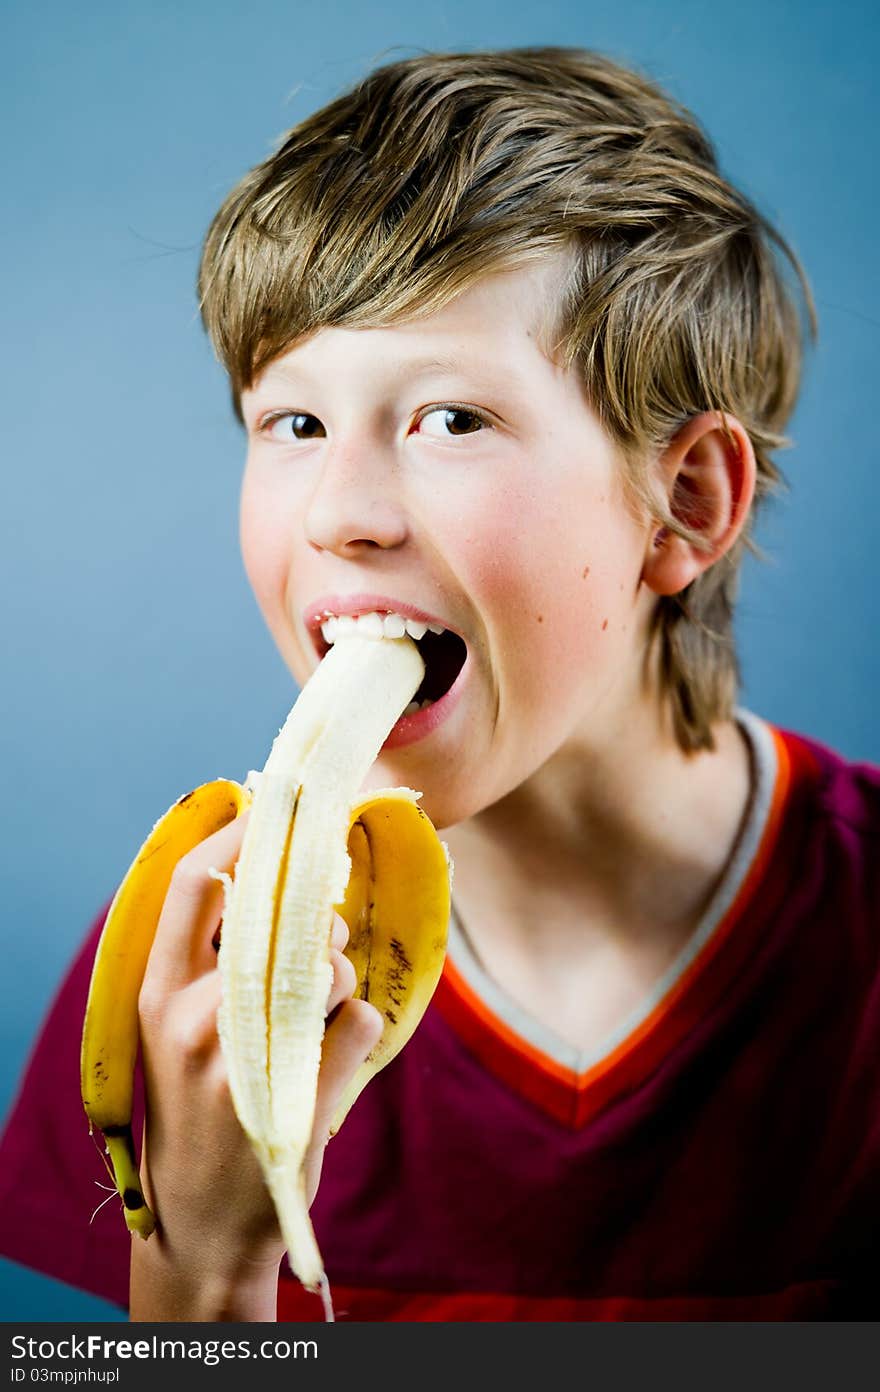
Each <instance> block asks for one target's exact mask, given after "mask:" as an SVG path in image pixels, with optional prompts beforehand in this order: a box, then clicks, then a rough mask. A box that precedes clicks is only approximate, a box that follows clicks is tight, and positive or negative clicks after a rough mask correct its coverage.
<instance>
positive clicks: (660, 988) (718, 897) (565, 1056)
mask: <svg viewBox="0 0 880 1392" xmlns="http://www.w3.org/2000/svg"><path fill="white" fill-rule="evenodd" d="M736 718H737V721H738V723H739V724H740V726H741V728H742V729H743V732H744V734H745V736H746V738H747V740H748V743H749V748H750V753H751V769H752V791H751V797H750V803H749V808H748V811H747V813H746V816H745V818H744V822H743V826H742V828H741V830H740V834H739V837H738V840H737V844H736V847H735V849H734V852H733V854H732V856H731V859H730V861H729V863H728V866H727V869H726V871H725V874H724V876H723V878H722V880H721V882H720V884H719V885H718V887H717V889H716V891H715V893H714V894H713V896H712V900H711V903H710V904H709V905H708V907H707V909H706V911H705V913H704V915H703V917H702V918H701V920H700V923H699V924H698V926H697V928H696V929H695V931H694V933H693V934H692V935H691V937H690V938H689V940H688V942H687V943H686V944H685V945H684V947H683V948H682V950H681V951H680V952H679V953H678V955H677V956H676V958H675V960H674V961H673V962H672V964H671V965H670V966H669V967H668V968H667V970H666V971H665V972H664V973H663V974H662V976H661V977H660V978H659V980H658V981H657V982H656V983H655V985H654V987H653V988H652V990H651V991H650V992H649V993H648V994H647V995H646V996H645V998H644V999H643V1000H642V1002H641V1003H640V1004H639V1006H638V1007H637V1008H636V1009H635V1010H634V1011H633V1012H631V1014H630V1015H629V1016H628V1017H627V1019H626V1020H624V1021H623V1022H622V1023H621V1025H620V1026H619V1027H618V1028H616V1029H615V1030H614V1031H612V1032H611V1033H610V1034H609V1035H608V1036H607V1037H606V1038H605V1040H603V1042H602V1044H601V1045H599V1046H598V1047H597V1048H595V1049H593V1050H589V1051H582V1050H578V1049H577V1048H575V1047H574V1046H573V1045H571V1044H569V1043H567V1042H566V1041H564V1040H561V1039H559V1038H558V1037H557V1036H556V1035H554V1034H553V1032H552V1031H551V1030H550V1029H549V1028H547V1027H546V1026H545V1025H543V1024H542V1023H540V1022H539V1021H537V1020H535V1019H534V1018H533V1017H532V1016H530V1015H529V1014H528V1013H527V1012H526V1011H525V1010H524V1009H523V1008H522V1007H521V1006H519V1005H518V1004H517V1003H516V1002H514V1001H513V1000H511V998H510V997H509V996H508V995H507V994H506V993H505V992H504V991H503V990H502V988H501V987H499V986H498V985H497V983H496V982H495V981H494V980H493V979H492V978H491V977H490V976H489V975H488V974H487V973H486V971H485V970H484V968H483V967H482V965H481V964H480V962H479V961H478V960H477V958H476V957H475V956H474V954H473V952H472V951H471V949H470V947H469V944H468V941H467V939H466V937H465V935H464V933H463V932H462V929H461V926H460V924H459V922H458V920H457V918H456V917H455V914H454V911H453V916H452V921H451V924H450V948H449V953H448V955H447V959H446V965H445V968H444V972H443V977H442V979H441V982H440V984H439V986H438V988H437V992H436V994H435V997H434V1000H435V1002H436V1004H437V1007H438V1009H439V1010H440V1012H441V1014H442V1015H443V1017H444V1018H445V1019H446V1021H447V1023H448V1024H449V1025H451V1026H452V1028H453V1029H454V1030H455V1031H456V1033H457V1034H458V1035H459V1037H460V1038H461V1039H462V1040H463V1042H464V1043H465V1044H466V1045H467V1046H468V1048H469V1049H470V1050H471V1051H472V1052H473V1053H475V1054H476V1055H477V1056H478V1057H479V1058H480V1060H481V1061H482V1062H483V1063H484V1065H485V1066H486V1067H487V1068H488V1069H489V1070H490V1071H491V1072H493V1073H494V1074H495V1075H496V1076H497V1077H499V1078H500V1079H501V1080H502V1081H503V1082H505V1083H507V1084H508V1085H509V1086H512V1087H513V1088H514V1089H515V1090H516V1091H518V1092H520V1093H521V1094H523V1095H524V1096H525V1097H527V1098H528V1099H529V1100H530V1101H531V1102H533V1103H535V1104H536V1105H538V1106H539V1107H541V1108H542V1109H543V1110H545V1111H548V1112H549V1113H550V1114H551V1115H553V1116H555V1117H556V1118H557V1119H558V1120H560V1121H562V1122H564V1123H565V1124H567V1125H570V1126H576V1127H577V1126H581V1125H583V1124H585V1122H587V1121H588V1120H590V1118H591V1117H593V1116H595V1115H596V1114H597V1112H598V1111H600V1110H602V1109H603V1108H604V1107H605V1106H606V1105H608V1103H609V1101H611V1100H612V1099H613V1098H614V1097H615V1096H618V1095H619V1094H620V1093H621V1092H622V1091H628V1090H630V1089H631V1088H632V1087H633V1086H635V1085H637V1084H638V1082H639V1081H641V1080H642V1079H643V1078H644V1077H646V1076H648V1074H649V1073H650V1072H652V1071H653V1070H654V1069H655V1068H656V1067H657V1066H658V1064H659V1063H660V1062H662V1060H663V1059H664V1058H665V1057H666V1056H667V1055H668V1052H669V1050H670V1049H671V1048H672V1047H673V1046H674V1045H675V1044H676V1043H677V1042H678V1041H679V1040H680V1039H681V1038H682V1037H683V1036H684V1034H685V1033H687V1032H688V1031H689V1030H690V1029H691V1028H692V1027H693V1025H694V1024H695V1023H697V1021H698V1020H699V1019H700V1018H701V1017H702V1016H703V1015H704V1014H705V1012H706V1011H707V1010H708V1008H709V1005H710V1003H711V1001H712V1000H715V999H717V998H718V994H719V993H720V992H721V991H723V989H724V985H725V984H726V983H727V982H728V981H729V980H730V979H731V977H732V975H733V974H735V973H736V971H737V970H738V969H739V966H740V965H741V962H742V960H744V954H747V953H748V951H749V950H750V945H751V944H752V942H753V937H754V933H753V931H751V929H754V931H757V924H756V922H755V919H754V915H752V922H751V925H750V930H749V931H746V932H743V931H740V932H738V933H734V928H736V927H737V925H742V924H743V919H744V914H745V910H746V908H747V906H749V905H750V904H752V902H753V900H754V897H755V891H756V889H757V887H758V885H759V884H760V883H761V882H762V880H763V879H764V877H765V874H766V872H767V870H768V867H769V865H770V862H771V856H772V852H773V850H774V848H775V847H776V844H777V840H778V837H779V834H780V829H781V827H782V824H783V821H784V811H785V808H786V804H787V801H788V796H789V790H790V784H791V758H790V751H789V747H788V745H787V744H786V741H785V739H784V738H783V736H782V735H781V733H780V732H779V731H778V730H776V729H775V728H774V727H772V726H770V725H768V724H767V723H766V722H765V721H763V720H761V719H760V718H759V717H757V716H755V715H753V714H752V713H751V712H749V711H746V710H738V711H737V712H736ZM761 918H762V921H763V915H761Z"/></svg>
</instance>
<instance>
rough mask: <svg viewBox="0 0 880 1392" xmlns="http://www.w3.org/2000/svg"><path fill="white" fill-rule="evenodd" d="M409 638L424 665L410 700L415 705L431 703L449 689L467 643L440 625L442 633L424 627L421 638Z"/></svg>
mask: <svg viewBox="0 0 880 1392" xmlns="http://www.w3.org/2000/svg"><path fill="white" fill-rule="evenodd" d="M413 641H414V642H415V645H416V647H417V648H418V650H419V652H420V654H421V657H422V661H423V662H424V664H425V675H424V678H423V679H422V684H421V686H420V687H419V689H418V691H417V692H416V694H415V696H414V697H413V702H414V703H415V704H416V705H417V706H423V705H425V703H426V702H427V703H428V704H432V703H433V702H434V701H439V700H440V698H441V696H445V695H446V693H447V691H449V689H450V688H451V686H452V684H453V682H454V681H455V679H456V677H457V676H458V674H459V672H460V671H461V669H462V667H463V666H464V664H465V659H466V658H467V646H466V644H465V641H464V639H463V638H459V636H458V634H457V633H453V632H452V630H451V629H449V628H444V630H443V632H442V633H432V632H431V630H430V629H428V631H427V633H426V634H425V635H424V637H423V638H415V639H414V640H413Z"/></svg>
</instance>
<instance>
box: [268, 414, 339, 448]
mask: <svg viewBox="0 0 880 1392" xmlns="http://www.w3.org/2000/svg"><path fill="white" fill-rule="evenodd" d="M266 428H267V430H268V433H269V434H270V435H271V437H272V439H273V440H281V441H288V440H291V439H293V440H317V439H321V438H322V437H323V436H324V435H325V434H326V431H325V430H324V427H323V425H322V424H321V422H320V421H319V420H318V417H317V416H311V415H309V414H308V412H306V411H296V412H293V411H288V412H285V414H284V415H283V416H275V418H274V420H269V421H268V422H267V424H266Z"/></svg>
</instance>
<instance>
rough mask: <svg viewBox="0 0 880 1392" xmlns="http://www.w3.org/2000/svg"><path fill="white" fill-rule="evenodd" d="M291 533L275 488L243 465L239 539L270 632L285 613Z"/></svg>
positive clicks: (256, 596)
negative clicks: (244, 468)
mask: <svg viewBox="0 0 880 1392" xmlns="http://www.w3.org/2000/svg"><path fill="white" fill-rule="evenodd" d="M290 535H291V532H290V528H289V526H288V523H287V518H286V515H285V509H284V507H283V506H282V505H281V500H279V498H278V496H277V492H276V491H274V490H270V489H269V488H267V487H266V485H265V483H261V481H260V479H259V477H258V476H257V474H256V473H255V472H254V471H251V470H248V469H246V470H245V475H244V479H243V481H242V488H241V499H240V505H239V543H240V546H241V555H242V560H243V562H244V568H245V572H246V574H247V577H248V580H249V582H250V585H251V589H252V590H253V592H254V596H255V598H256V600H257V603H258V604H259V606H260V610H261V612H262V614H263V616H264V618H265V619H266V622H267V623H268V625H269V627H270V629H272V631H273V632H275V631H276V629H277V627H278V624H279V621H280V619H281V617H282V616H283V613H284V591H285V587H286V584H287V577H288V573H289V569H290Z"/></svg>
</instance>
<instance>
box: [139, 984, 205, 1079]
mask: <svg viewBox="0 0 880 1392" xmlns="http://www.w3.org/2000/svg"><path fill="white" fill-rule="evenodd" d="M221 991H222V982H221V979H220V973H219V972H218V971H212V972H205V973H203V975H201V976H199V977H196V979H195V980H194V981H191V982H190V983H189V985H188V986H185V987H184V988H183V989H182V990H180V991H176V992H175V993H174V995H173V996H172V997H171V998H170V1002H168V1003H167V1005H166V1007H165V1008H164V1009H163V1010H162V1011H161V1013H160V1015H159V1016H158V1017H156V1016H154V1015H153V1014H152V1013H151V1012H150V1009H149V1004H148V1005H147V1007H146V1009H144V1008H143V1006H142V1008H141V1012H140V1019H141V1040H142V1042H143V1043H144V1045H145V1046H146V1047H145V1050H144V1062H145V1067H146V1072H147V1074H148V1075H150V1074H152V1073H153V1072H154V1070H155V1068H156V1067H158V1069H159V1071H160V1075H161V1070H162V1069H164V1068H165V1067H166V1066H167V1065H168V1064H169V1063H170V1065H171V1066H172V1067H173V1068H175V1069H176V1068H181V1069H182V1070H183V1072H184V1073H193V1072H195V1071H200V1070H201V1069H202V1068H203V1067H204V1066H205V1064H206V1063H207V1062H208V1061H210V1060H211V1059H213V1058H214V1056H215V1055H219V1053H220V1039H219V1035H218V1033H217V1010H218V1007H219V1005H220V999H221ZM157 1023H159V1026H160V1027H159V1031H158V1032H157V1030H156V1028H155V1026H156V1024H157Z"/></svg>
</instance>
